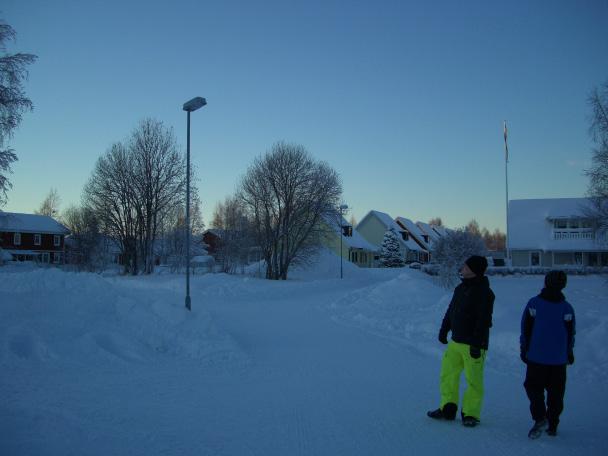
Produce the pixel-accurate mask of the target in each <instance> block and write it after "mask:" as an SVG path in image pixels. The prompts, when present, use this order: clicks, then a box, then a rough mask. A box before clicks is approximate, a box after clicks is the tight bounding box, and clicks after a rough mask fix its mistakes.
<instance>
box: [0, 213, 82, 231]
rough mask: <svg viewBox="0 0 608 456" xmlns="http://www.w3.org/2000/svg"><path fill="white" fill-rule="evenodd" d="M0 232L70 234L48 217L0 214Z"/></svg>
mask: <svg viewBox="0 0 608 456" xmlns="http://www.w3.org/2000/svg"><path fill="white" fill-rule="evenodd" d="M0 231H7V232H15V233H40V234H70V230H68V229H67V228H66V227H65V226H63V225H62V224H61V223H59V222H58V221H57V220H55V219H54V218H53V217H50V216H48V215H37V214H19V213H16V212H0Z"/></svg>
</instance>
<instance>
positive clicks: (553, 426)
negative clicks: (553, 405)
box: [547, 423, 557, 437]
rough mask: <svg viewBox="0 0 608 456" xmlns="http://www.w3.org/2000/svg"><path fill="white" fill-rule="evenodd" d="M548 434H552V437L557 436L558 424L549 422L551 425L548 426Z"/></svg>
mask: <svg viewBox="0 0 608 456" xmlns="http://www.w3.org/2000/svg"><path fill="white" fill-rule="evenodd" d="M547 435H550V436H551V437H555V436H556V435H557V424H552V423H550V424H549V427H548V428H547Z"/></svg>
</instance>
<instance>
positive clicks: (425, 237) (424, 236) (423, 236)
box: [422, 234, 429, 244]
mask: <svg viewBox="0 0 608 456" xmlns="http://www.w3.org/2000/svg"><path fill="white" fill-rule="evenodd" d="M422 239H424V242H426V243H427V244H428V243H429V235H428V234H423V235H422Z"/></svg>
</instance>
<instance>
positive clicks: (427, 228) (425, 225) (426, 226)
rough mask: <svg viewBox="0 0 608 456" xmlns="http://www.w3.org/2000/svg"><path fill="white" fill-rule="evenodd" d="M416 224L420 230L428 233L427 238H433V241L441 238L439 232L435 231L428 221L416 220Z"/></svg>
mask: <svg viewBox="0 0 608 456" xmlns="http://www.w3.org/2000/svg"><path fill="white" fill-rule="evenodd" d="M416 226H417V227H418V228H420V231H422V232H423V233H424V234H426V235H428V236H429V238H431V240H433V241H438V240H439V239H440V238H441V236H440V235H439V233H437V231H435V230H434V229H433V227H432V226H431V225H429V224H428V223H424V222H416Z"/></svg>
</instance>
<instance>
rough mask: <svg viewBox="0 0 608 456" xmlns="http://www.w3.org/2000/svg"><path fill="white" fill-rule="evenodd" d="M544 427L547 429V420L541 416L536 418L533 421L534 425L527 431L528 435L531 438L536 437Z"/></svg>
mask: <svg viewBox="0 0 608 456" xmlns="http://www.w3.org/2000/svg"><path fill="white" fill-rule="evenodd" d="M545 429H547V420H546V419H544V418H543V419H542V420H538V421H536V422H535V423H534V426H532V429H530V432H528V437H529V438H531V439H537V438H539V437H540V436H541V434H542V433H543V431H544V430H545Z"/></svg>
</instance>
